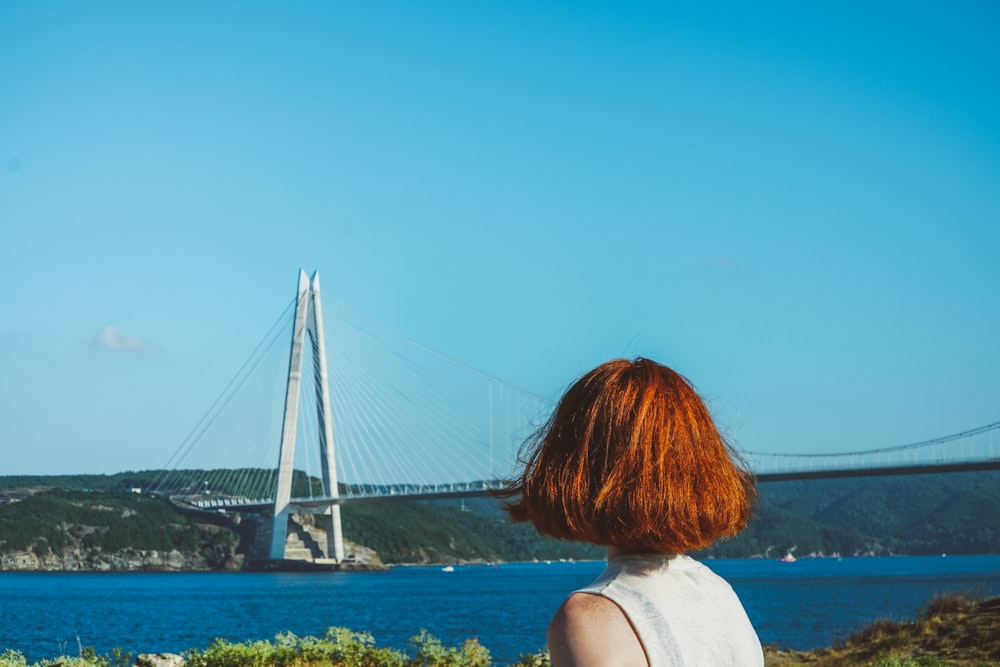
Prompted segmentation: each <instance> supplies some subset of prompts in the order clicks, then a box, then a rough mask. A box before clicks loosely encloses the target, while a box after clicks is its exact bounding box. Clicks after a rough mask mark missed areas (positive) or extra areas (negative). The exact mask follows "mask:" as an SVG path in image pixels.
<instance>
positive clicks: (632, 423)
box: [503, 358, 764, 667]
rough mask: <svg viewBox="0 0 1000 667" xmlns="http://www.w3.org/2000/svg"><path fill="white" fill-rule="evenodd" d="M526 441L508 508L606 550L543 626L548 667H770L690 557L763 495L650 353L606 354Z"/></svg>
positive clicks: (713, 580)
mask: <svg viewBox="0 0 1000 667" xmlns="http://www.w3.org/2000/svg"><path fill="white" fill-rule="evenodd" d="M526 447H527V456H526V461H525V469H524V473H523V474H522V475H521V477H520V479H518V480H516V481H515V482H513V483H512V484H511V485H510V486H509V487H508V488H507V490H506V491H505V492H504V494H503V495H504V496H505V497H508V498H511V499H512V500H511V501H510V502H508V504H507V511H508V512H509V513H510V515H511V517H512V518H513V519H514V520H515V521H530V522H531V523H533V524H534V525H535V527H536V528H537V529H538V531H539V532H540V533H542V534H545V535H551V536H553V537H557V538H562V539H567V540H576V541H582V542H590V543H593V544H600V545H603V546H605V547H607V551H608V565H607V568H606V569H605V570H604V572H603V573H602V574H601V576H600V577H598V578H597V579H596V580H595V581H594V582H593V583H592V584H590V585H589V586H587V587H586V588H583V589H581V590H579V591H576V592H574V593H573V594H571V595H570V596H569V597H568V598H567V599H566V601H565V602H563V604H562V606H561V607H560V608H559V610H558V611H557V612H556V613H555V616H554V617H553V618H552V621H551V623H550V624H549V628H548V648H549V653H550V655H551V659H552V665H553V667H584V666H594V667H616V666H620V667H667V666H669V667H678V666H681V665H683V666H685V667H692V666H698V667H701V666H704V667H726V666H730V665H732V666H738V667H754V666H755V665H756V666H759V665H763V664H764V659H763V655H762V653H761V648H760V641H759V640H758V639H757V635H756V633H755V632H754V630H753V627H752V626H751V625H750V621H749V619H748V618H747V615H746V612H745V611H744V610H743V606H742V605H741V604H740V601H739V599H738V598H737V597H736V594H735V593H734V592H733V590H732V588H731V587H730V586H729V584H727V583H726V582H725V581H724V580H722V579H721V578H720V577H718V576H717V575H716V574H714V573H713V572H712V571H711V570H709V569H708V568H707V567H705V566H704V565H702V564H700V563H698V562H697V561H695V560H693V559H692V558H689V557H688V556H685V555H684V554H685V552H688V551H691V550H695V549H700V548H703V547H707V546H708V545H710V544H711V543H712V542H714V541H715V540H716V539H718V538H720V537H725V536H731V535H735V534H736V533H738V532H739V531H740V530H742V528H743V526H744V525H745V524H746V522H747V519H748V518H749V515H750V510H751V506H752V503H753V500H754V499H755V492H754V486H753V478H752V476H751V475H750V474H749V473H748V472H747V471H746V470H745V469H743V468H742V467H741V465H740V464H739V463H738V458H737V457H736V455H735V454H734V453H733V452H732V450H731V449H730V448H729V446H728V445H727V444H726V442H725V440H723V438H722V436H721V435H719V432H718V430H717V429H716V428H715V425H714V423H713V422H712V418H711V415H710V414H709V412H708V409H707V408H706V407H705V404H704V403H703V402H702V401H701V399H700V398H699V397H698V394H697V393H696V392H695V390H694V388H693V387H692V386H691V385H690V384H689V383H688V382H687V381H686V380H685V379H684V378H683V377H681V376H680V375H678V374H677V373H675V372H674V371H672V370H671V369H669V368H667V367H666V366H663V365H661V364H658V363H656V362H653V361H650V360H649V359H642V358H637V359H635V360H633V361H628V360H624V359H616V360H612V361H608V362H606V363H604V364H602V365H600V366H598V367H597V368H595V369H594V370H592V371H590V372H589V373H587V374H586V375H584V376H583V377H582V378H580V379H579V380H578V381H577V382H576V383H575V384H573V386H572V387H570V388H569V390H568V391H567V392H566V394H565V395H564V396H563V397H562V399H561V400H560V401H559V405H558V406H556V410H555V412H554V413H553V415H552V417H551V419H550V420H549V422H548V423H547V424H546V425H545V426H544V427H543V428H542V429H541V430H540V431H539V432H538V433H536V434H535V436H534V437H533V438H532V439H530V440H529V441H528V443H526Z"/></svg>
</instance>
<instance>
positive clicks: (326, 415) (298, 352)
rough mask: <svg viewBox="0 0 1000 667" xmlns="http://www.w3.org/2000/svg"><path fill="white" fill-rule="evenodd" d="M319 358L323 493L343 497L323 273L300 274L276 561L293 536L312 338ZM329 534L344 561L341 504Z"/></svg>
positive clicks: (331, 553) (331, 512)
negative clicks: (298, 438) (305, 369)
mask: <svg viewBox="0 0 1000 667" xmlns="http://www.w3.org/2000/svg"><path fill="white" fill-rule="evenodd" d="M307 333H308V335H309V340H310V343H311V348H312V353H313V377H314V378H315V383H316V387H315V389H316V392H315V395H316V416H317V419H318V421H319V433H320V436H319V437H320V443H319V444H320V458H321V461H322V469H323V472H322V477H323V493H324V495H325V496H326V497H327V498H337V497H338V495H339V494H338V488H337V468H336V459H335V457H334V454H335V453H334V448H333V424H332V422H331V421H330V388H329V383H328V373H327V365H326V345H325V342H324V339H323V311H322V307H321V306H320V291H319V272H316V273H314V274H313V277H312V280H311V281H310V280H309V279H308V278H307V276H306V273H305V271H300V272H299V291H298V297H297V299H296V304H295V323H294V325H293V327H292V349H291V353H290V355H289V361H288V381H287V385H286V390H285V412H284V417H283V422H282V429H281V451H280V454H279V455H278V480H277V485H276V489H275V494H274V519H273V521H274V524H273V526H272V530H271V548H270V551H269V554H270V558H271V559H272V560H278V559H281V558H284V556H285V542H286V540H287V537H288V534H287V533H288V515H289V513H290V511H289V510H290V507H291V504H292V503H291V494H292V479H293V474H294V464H295V434H296V427H297V425H298V414H299V393H300V389H301V384H302V356H303V353H304V350H305V340H306V334H307ZM323 514H324V521H323V524H324V526H323V527H324V528H325V529H326V534H327V550H326V553H327V557H328V558H332V559H334V560H336V561H337V562H340V561H343V560H344V538H343V532H342V528H341V522H340V505H339V504H336V503H331V505H330V506H329V507H328V508H327V509H326V510H325V511H324V512H323Z"/></svg>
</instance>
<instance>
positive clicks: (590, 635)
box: [547, 593, 648, 667]
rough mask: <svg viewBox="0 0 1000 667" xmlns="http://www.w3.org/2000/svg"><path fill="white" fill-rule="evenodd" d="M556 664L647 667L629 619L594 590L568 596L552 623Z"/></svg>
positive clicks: (550, 634) (555, 666) (550, 638)
mask: <svg viewBox="0 0 1000 667" xmlns="http://www.w3.org/2000/svg"><path fill="white" fill-rule="evenodd" d="M547 640H548V646H549V654H550V655H551V657H552V666H553V667H646V665H647V664H648V663H647V661H646V654H645V653H644V652H643V650H642V645H641V644H640V643H639V638H638V637H636V635H635V631H634V630H633V629H632V626H631V624H629V622H628V618H626V617H625V614H624V613H623V612H622V610H621V609H620V608H619V607H618V605H616V604H615V603H614V602H612V601H611V600H609V599H607V598H605V597H602V596H600V595H593V594H590V593H574V594H573V595H570V596H569V597H568V598H566V601H565V602H563V604H562V606H560V607H559V609H558V610H557V611H556V613H555V616H553V617H552V621H551V622H550V623H549V630H548V635H547Z"/></svg>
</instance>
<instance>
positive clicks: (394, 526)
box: [0, 471, 1000, 569]
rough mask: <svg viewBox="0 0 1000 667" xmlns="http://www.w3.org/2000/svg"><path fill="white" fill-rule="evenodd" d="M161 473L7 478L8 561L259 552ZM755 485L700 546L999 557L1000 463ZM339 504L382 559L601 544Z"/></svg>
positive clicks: (413, 508)
mask: <svg viewBox="0 0 1000 667" xmlns="http://www.w3.org/2000/svg"><path fill="white" fill-rule="evenodd" d="M157 474H158V473H157V472H156V471H147V472H140V473H133V472H130V473H121V474H118V475H107V476H105V475H78V476H59V477H45V476H36V477H16V478H15V477H0V559H2V558H7V559H8V561H9V560H10V558H11V557H10V555H9V554H11V553H12V552H18V553H21V554H24V553H27V554H30V555H31V558H41V557H42V556H47V557H49V558H50V561H49V562H50V563H54V564H55V565H53V566H52V567H54V568H58V563H59V558H60V557H62V556H63V555H64V554H66V553H68V554H69V556H67V558H68V559H69V560H68V561H67V562H70V563H75V564H76V565H75V566H74V567H75V568H77V569H87V567H88V566H87V563H88V562H90V563H91V564H92V565H94V566H95V567H94V569H100V568H105V569H107V562H106V561H108V559H109V558H111V556H110V554H118V556H116V557H118V558H119V560H120V559H121V558H125V556H122V554H125V555H126V556H127V554H129V553H134V552H137V551H150V552H158V553H166V552H174V553H175V554H176V553H180V554H185V556H184V557H185V558H186V559H188V560H187V561H186V562H189V563H200V564H201V565H200V567H210V568H211V567H222V566H227V567H234V560H233V557H234V556H236V555H238V554H242V553H249V552H250V551H251V544H250V542H252V540H253V538H254V533H253V531H252V530H251V528H252V526H253V525H254V522H253V521H247V520H244V521H242V523H240V522H239V519H246V518H248V517H236V516H231V517H230V516H224V515H220V514H211V513H204V512H191V511H185V510H182V509H181V508H178V507H177V506H175V505H173V504H171V503H169V502H168V501H166V500H165V499H162V498H157V497H150V496H147V495H143V494H137V493H130V492H128V491H127V490H126V489H129V488H131V487H132V486H140V487H141V486H143V484H147V483H149V482H148V480H152V479H154V478H155V477H156V476H157ZM301 483H302V484H309V480H306V479H305V478H304V477H303V479H302V482H301ZM46 489H48V490H47V491H46ZM759 493H760V503H759V506H758V507H757V511H756V515H755V516H754V518H753V519H752V520H751V522H750V524H749V525H748V526H747V529H746V530H745V531H744V532H743V533H742V534H740V535H739V536H737V537H735V538H733V539H730V540H725V541H722V542H720V543H718V544H716V545H714V546H713V547H712V548H710V549H708V550H706V551H705V552H704V553H703V554H702V555H704V556H707V557H720V558H749V557H765V558H771V557H777V556H779V555H782V554H784V553H786V552H788V551H792V552H793V553H795V555H796V556H798V557H802V556H808V555H815V556H822V555H827V556H829V555H842V556H854V555H889V554H939V553H948V554H963V553H1000V512H996V511H995V508H996V507H997V506H998V505H1000V472H975V473H950V474H937V475H911V476H900V477H869V478H858V479H842V480H817V481H797V482H774V483H766V484H761V485H760V487H759ZM342 513H343V525H344V534H345V538H346V539H347V540H349V541H351V542H355V543H357V544H361V545H364V546H366V547H369V548H371V549H374V550H375V551H376V552H377V553H378V555H379V557H380V558H381V559H382V561H383V562H386V563H424V562H457V561H477V560H478V561H500V560H504V561H510V560H531V559H539V560H554V559H558V558H574V559H584V558H600V557H601V556H602V553H603V552H602V550H601V549H599V548H596V547H591V546H587V545H582V544H575V543H570V542H564V541H558V540H551V539H546V538H541V537H539V536H538V535H537V534H536V533H535V532H534V530H533V529H532V528H531V527H529V526H526V525H514V524H511V523H510V522H509V521H508V520H507V519H506V516H505V515H504V513H503V511H502V509H501V507H500V504H499V502H498V501H496V500H494V499H491V498H470V499H466V500H464V501H459V500H451V501H434V502H396V501H382V502H371V503H349V504H346V505H344V506H343V508H342ZM4 554H8V555H7V556H4ZM101 558H103V559H104V560H103V561H102V560H101ZM88 559H90V560H88ZM95 559H96V560H95ZM199 559H200V560H199ZM22 560H23V558H22ZM126 560H127V558H126ZM116 562H117V561H116ZM126 565H127V563H126ZM188 566H189V565H183V567H188ZM4 567H9V565H8V566H4ZM115 567H117V566H115ZM22 569H23V568H22Z"/></svg>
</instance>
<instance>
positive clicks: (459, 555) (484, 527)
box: [341, 501, 604, 563]
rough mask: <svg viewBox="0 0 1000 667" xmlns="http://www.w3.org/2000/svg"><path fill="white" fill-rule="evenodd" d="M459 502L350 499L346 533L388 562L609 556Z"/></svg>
mask: <svg viewBox="0 0 1000 667" xmlns="http://www.w3.org/2000/svg"><path fill="white" fill-rule="evenodd" d="M488 502H492V503H493V505H494V506H495V505H496V503H495V502H493V501H488ZM456 505H458V502H457V501H453V503H452V504H442V503H433V504H432V503H420V502H393V503H389V502H375V503H352V504H348V505H345V506H344V507H343V508H342V510H341V516H342V517H343V526H344V537H345V538H346V539H348V540H351V541H352V542H356V543H358V544H364V545H365V546H367V547H369V548H371V549H374V550H375V551H377V552H378V554H379V557H380V558H381V559H382V561H383V562H386V563H431V562H433V563H441V562H457V561H515V560H532V559H537V560H557V559H559V558H568V559H570V558H571V559H576V560H585V559H599V558H603V557H604V550H603V549H601V548H599V547H595V546H593V545H588V544H580V543H574V542H565V541H560V540H554V539H550V538H543V537H539V535H538V534H537V533H536V532H535V530H534V529H533V528H532V527H530V526H528V525H525V524H511V523H510V522H509V521H507V520H506V519H504V518H500V517H496V516H485V515H483V514H480V513H478V512H474V511H462V510H461V509H460V508H459V507H456ZM470 505H471V504H470Z"/></svg>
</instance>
